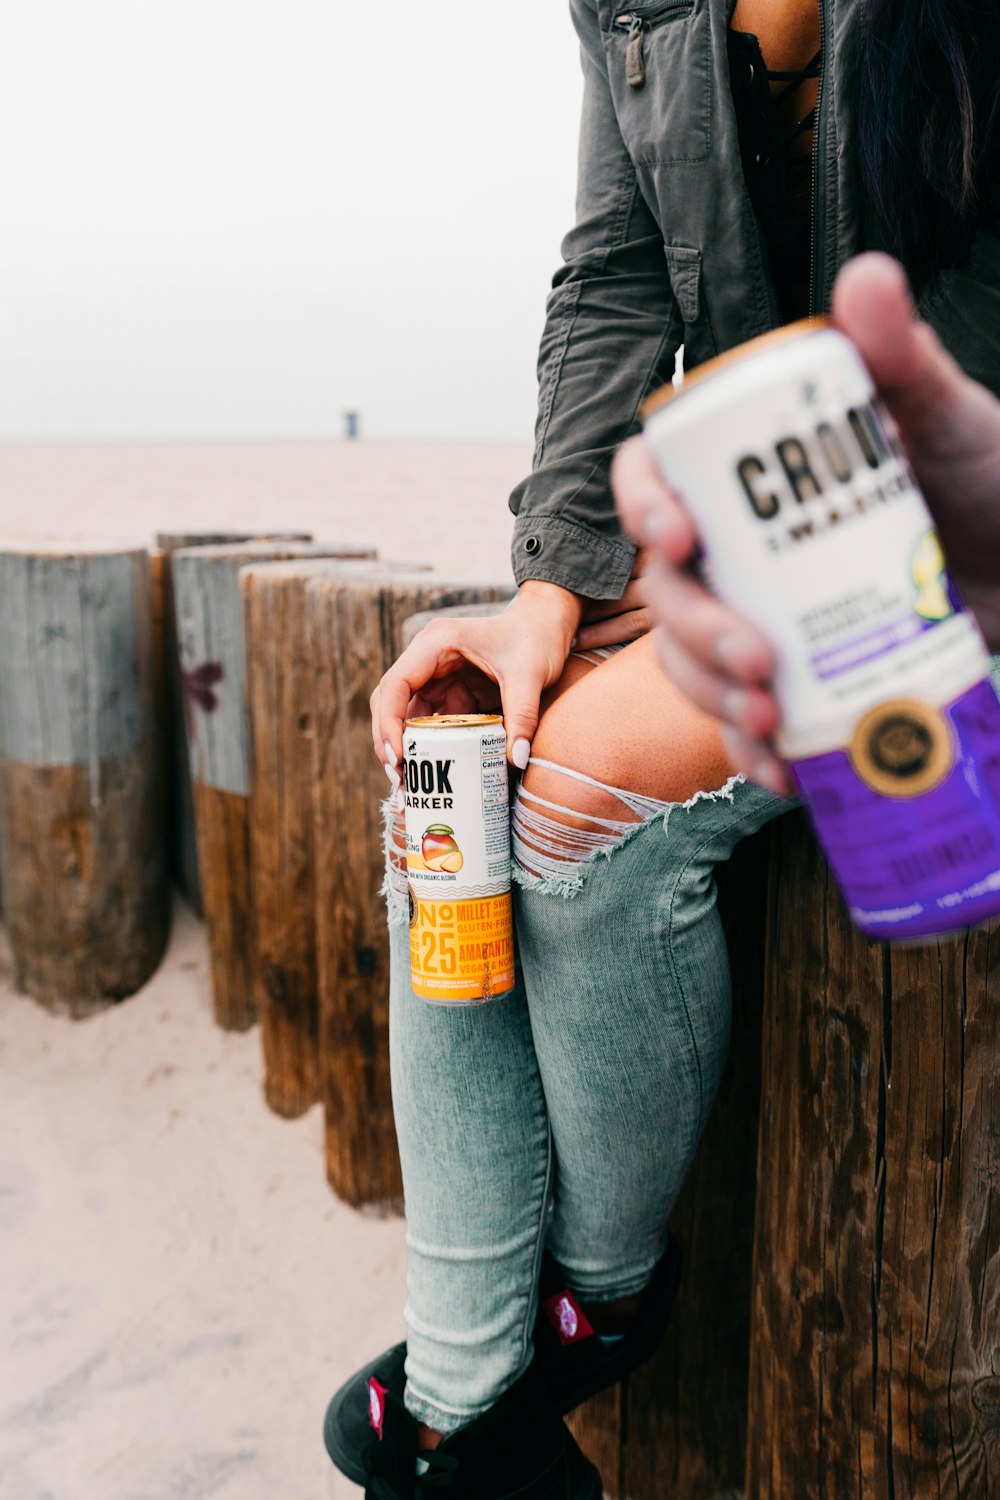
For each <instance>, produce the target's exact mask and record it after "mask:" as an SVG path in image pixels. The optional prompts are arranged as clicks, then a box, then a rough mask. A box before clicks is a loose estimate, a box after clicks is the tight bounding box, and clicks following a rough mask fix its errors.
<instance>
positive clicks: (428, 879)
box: [403, 714, 514, 1003]
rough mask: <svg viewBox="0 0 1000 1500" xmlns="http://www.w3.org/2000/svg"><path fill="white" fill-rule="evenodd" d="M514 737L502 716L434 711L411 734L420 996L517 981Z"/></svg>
mask: <svg viewBox="0 0 1000 1500" xmlns="http://www.w3.org/2000/svg"><path fill="white" fill-rule="evenodd" d="M506 748H507V741H506V736H505V735H504V728H503V720H502V719H501V718H500V716H499V714H432V715H430V716H429V717H427V718H420V719H407V721H406V725H405V728H404V731H403V790H404V794H405V797H406V874H407V884H408V889H409V902H410V971H411V980H412V985H413V993H414V994H415V995H420V996H421V998H422V999H424V1000H436V1001H438V1002H440V1003H447V1002H449V1001H455V1000H459V1001H477V1000H492V999H494V998H496V997H497V996H499V995H506V994H507V993H508V992H509V991H510V990H512V989H513V988H514V927H513V919H512V914H511V902H510V810H509V806H508V798H507V756H506Z"/></svg>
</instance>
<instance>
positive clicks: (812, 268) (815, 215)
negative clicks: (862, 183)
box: [809, 0, 829, 314]
mask: <svg viewBox="0 0 1000 1500" xmlns="http://www.w3.org/2000/svg"><path fill="white" fill-rule="evenodd" d="M826 5H827V0H819V57H820V74H819V95H818V97H817V100H816V128H815V129H814V131H813V150H812V156H813V180H812V217H811V220H810V227H809V311H810V313H813V314H815V313H817V312H819V310H820V307H819V290H820V260H821V257H822V255H823V235H821V234H820V228H821V225H820V206H821V204H822V203H823V201H824V200H823V197H822V196H821V194H820V190H819V189H820V167H821V166H822V165H823V160H822V158H821V155H820V140H821V137H822V136H823V135H824V134H825V123H826V112H825V110H824V107H823V106H824V104H825V103H826V94H827V88H826V75H827V73H828V71H829V66H828V59H827V55H826ZM822 228H823V229H824V231H825V228H826V225H825V223H824V224H823V226H822ZM825 269H826V268H825V266H824V267H823V270H824V271H825Z"/></svg>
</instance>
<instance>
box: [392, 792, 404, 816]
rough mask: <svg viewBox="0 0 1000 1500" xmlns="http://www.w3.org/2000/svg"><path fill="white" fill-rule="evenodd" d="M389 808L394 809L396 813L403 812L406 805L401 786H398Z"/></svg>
mask: <svg viewBox="0 0 1000 1500" xmlns="http://www.w3.org/2000/svg"><path fill="white" fill-rule="evenodd" d="M389 806H390V807H391V808H392V810H393V812H394V813H398V812H402V811H403V808H404V806H405V803H404V802H403V788H402V787H401V786H397V787H396V790H395V791H394V792H393V794H392V796H391V797H390V798H389Z"/></svg>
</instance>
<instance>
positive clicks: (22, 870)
mask: <svg viewBox="0 0 1000 1500" xmlns="http://www.w3.org/2000/svg"><path fill="white" fill-rule="evenodd" d="M2 572H3V579H4V584H5V586H6V587H7V588H8V592H7V593H6V595H5V603H6V617H5V626H4V630H5V633H4V653H3V667H2V669H0V720H2V725H3V731H2V732H3V749H4V752H5V753H4V775H3V781H4V786H3V796H2V797H0V822H2V828H0V864H2V873H0V883H2V885H3V889H4V896H5V917H6V921H7V926H8V932H9V936H10V942H11V949H12V957H13V968H14V979H15V983H16V984H17V986H18V987H19V988H20V989H22V990H24V991H26V992H27V993H29V994H31V995H34V996H35V997H36V998H37V999H39V1000H41V1001H42V1002H43V1003H45V1004H46V1005H49V1006H51V1007H52V1008H53V1009H61V1010H65V1011H68V1013H69V1014H71V1015H74V1016H82V1015H86V1014H89V1013H90V1012H92V1011H93V1010H96V1009H99V1008H101V1007H102V1006H104V1005H107V1004H110V1003H111V1002H113V1001H116V1000H120V999H123V998H124V997H125V996H127V995H130V994H133V993H134V992H135V991H136V990H137V989H139V988H140V987H141V986H142V985H143V984H144V983H145V981H146V980H147V979H148V978H149V976H150V975H151V974H152V972H153V970H154V969H155V967H156V965H157V964H158V962H159V960H160V957H161V955H162V953H163V949H164V946H165V943H166V939H167V933H168V927H169V903H168V892H167V883H166V872H165V861H164V854H163V829H162V778H161V762H160V747H161V734H160V724H159V721H158V716H157V680H156V679H157V668H156V658H155V647H154V631H155V625H154V614H153V600H152V574H151V570H150V562H149V558H148V556H147V554H146V553H145V552H144V551H142V550H136V551H128V552H122V553H116V554H100V553H96V552H91V553H81V554H71V553H58V554H55V553H54V554H51V555H49V554H46V555H41V554H36V555H30V554H26V553H25V554H16V553H8V554H4V556H3V558H2ZM15 601H18V602H19V611H18V613H17V614H15V613H14V612H13V609H12V606H13V604H14V602H15ZM12 751H13V752H16V753H14V754H12V753H11V752H12ZM114 751H116V752H117V753H112V752H114ZM21 757H23V758H21Z"/></svg>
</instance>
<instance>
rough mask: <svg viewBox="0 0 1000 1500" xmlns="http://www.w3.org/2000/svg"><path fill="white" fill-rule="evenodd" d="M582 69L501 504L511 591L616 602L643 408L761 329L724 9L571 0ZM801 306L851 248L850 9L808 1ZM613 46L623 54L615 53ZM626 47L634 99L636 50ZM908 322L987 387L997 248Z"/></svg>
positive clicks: (980, 254)
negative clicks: (531, 426)
mask: <svg viewBox="0 0 1000 1500" xmlns="http://www.w3.org/2000/svg"><path fill="white" fill-rule="evenodd" d="M570 4H571V9H572V14H573V21H574V24H575V26H576V29H577V32H578V34H579V37H580V42H581V55H582V61H583V72H584V97H583V114H582V122H581V136H580V159H579V180H578V187H577V222H576V226H575V228H574V229H572V230H571V232H570V233H569V234H568V235H567V237H566V239H565V240H564V242H563V246H562V254H563V265H562V266H561V267H560V269H559V271H558V272H557V273H556V276H555V278H554V280H553V283H552V291H551V294H550V296H549V299H548V304H547V318H546V323H545V330H544V333H543V335H542V343H541V350H540V353H539V361H538V377H539V404H538V421H537V426H536V433H535V438H536V441H535V455H534V461H533V467H532V473H531V474H530V475H529V477H528V478H527V479H525V480H524V481H523V482H522V483H521V484H520V485H518V487H517V489H516V490H515V491H514V493H513V495H512V496H511V501H510V505H511V509H512V510H513V511H514V513H515V516H516V518H517V519H516V522H515V525H514V537H513V544H512V558H513V564H514V575H515V577H516V579H517V581H518V583H522V582H524V580H526V579H529V578H538V579H547V580H548V581H549V582H552V583H557V584H561V585H562V586H563V587H564V588H568V589H572V590H574V591H575V592H576V593H580V594H584V595H587V596H588V597H590V598H594V599H616V598H618V596H619V595H620V594H621V592H622V590H623V589H624V587H625V584H626V582H627V581H628V577H629V573H630V571H631V568H632V562H633V557H634V549H633V547H632V544H631V543H630V542H629V541H628V540H627V539H626V538H625V537H623V536H622V534H621V531H620V529H619V527H618V523H617V520H616V517H615V511H614V504H613V501H612V498H611V493H610V489H609V485H608V469H609V466H610V462H611V456H612V454H613V452H614V450H615V448H616V447H617V446H618V444H619V443H621V442H622V441H623V439H624V438H626V437H627V436H629V434H630V433H632V432H634V431H636V430H637V426H638V423H637V414H638V409H639V405H640V403H641V402H642V400H643V398H644V397H645V396H646V395H647V393H648V392H649V391H651V390H654V389H655V388H656V387H657V386H659V385H662V384H664V383H665V382H666V381H668V380H669V379H670V378H671V376H672V374H673V370H674V357H675V354H676V351H677V349H678V348H679V346H680V345H681V344H683V345H684V363H685V368H687V369H692V368H694V366H696V365H697V364H700V363H701V362H702V361H703V360H705V359H708V358H710V357H711V356H713V355H715V354H718V353H720V352H722V351H723V350H725V349H729V348H731V347H732V346H733V345H735V344H739V343H741V342H742V341H743V340H745V339H749V338H753V337H755V336H756V335H757V334H760V333H764V332H766V331H767V330H768V329H769V328H772V327H774V326H775V325H776V324H777V323H778V322H780V314H779V312H778V307H777V301H776V298H775V295H774V288H773V285H772V281H771V277H770V272H769V269H768V266H767V262H766V257H765V254H764V249H763V243H762V240H761V234H760V229H759V226H758V224H757V221H756V218H755V215H754V213H753V210H752V208H751V205H750V199H749V196H748V193H747V188H746V183H745V180H744V177H743V171H742V167H741V164H740V153H739V143H738V136H737V124H736V115H735V110H734V106H733V99H732V92H731V85H730V77H729V62H728V55H727V46H726V32H727V28H728V23H729V14H730V11H731V9H732V4H733V0H642V3H636V4H633V5H632V6H631V8H630V9H627V10H623V9H622V8H621V7H620V6H619V7H617V8H616V7H615V6H613V5H612V4H611V3H610V0H570ZM820 8H821V17H822V32H823V57H824V68H823V77H822V81H821V85H820V97H819V106H818V110H817V125H816V132H815V146H814V152H815V155H814V166H815V170H814V184H813V191H814V203H813V256H812V307H813V310H814V311H817V312H821V311H825V310H826V309H827V308H828V307H829V302H830V294H831V288H832V285H833V280H834V276H835V275H836V272H837V269H838V267H839V266H840V265H841V264H842V263H843V262H844V261H845V260H847V259H848V258H849V257H850V256H852V255H854V254H856V253H857V252H858V251H859V250H862V249H864V248H865V239H864V226H863V223H862V204H861V194H860V187H859V174H858V169H857V165H856V162H855V152H854V140H855V126H854V110H853V90H852V88H851V87H850V80H851V78H852V76H853V73H854V62H855V54H856V49H857V43H858V38H859V27H860V26H861V24H862V4H861V0H820ZM630 47H631V49H632V50H631V53H630V52H629V49H630ZM640 47H641V63H640V76H641V74H644V81H643V82H642V83H641V86H638V87H637V86H635V84H634V83H632V82H630V81H629V76H628V75H629V70H630V68H631V71H632V77H633V78H635V77H636V57H637V52H638V50H639V48H640ZM921 310H922V312H923V314H924V316H925V317H926V318H928V320H929V321H930V322H931V323H932V324H933V325H934V327H935V328H936V329H937V331H938V333H939V334H940V335H941V337H942V339H943V340H944V342H945V344H946V345H947V346H948V347H949V348H950V349H951V350H952V352H953V353H954V354H955V355H956V357H957V358H958V359H959V361H960V362H961V363H962V365H963V366H964V367H965V368H966V369H967V370H968V371H969V372H970V373H971V374H973V375H974V376H975V377H976V378H977V379H979V380H981V381H983V382H984V383H985V384H986V385H988V386H990V387H991V388H992V389H994V390H997V391H998V392H1000V235H998V234H997V231H996V230H995V228H985V227H984V228H983V229H981V230H980V232H979V236H978V239H977V242H976V245H975V247H974V250H973V254H972V257H971V259H970V261H969V263H968V264H967V265H966V266H965V267H963V268H962V270H960V271H959V270H952V271H947V272H945V273H944V274H942V275H941V276H939V277H938V278H937V279H936V281H935V282H934V283H933V284H932V285H931V286H930V287H929V288H928V290H927V292H926V294H925V296H924V297H923V299H922V301H921Z"/></svg>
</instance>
